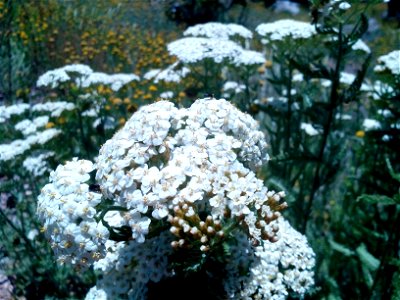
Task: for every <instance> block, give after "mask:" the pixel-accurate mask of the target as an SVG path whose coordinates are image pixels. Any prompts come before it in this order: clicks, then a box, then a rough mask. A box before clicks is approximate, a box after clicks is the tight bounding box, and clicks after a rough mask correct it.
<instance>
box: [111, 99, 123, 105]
mask: <svg viewBox="0 0 400 300" xmlns="http://www.w3.org/2000/svg"><path fill="white" fill-rule="evenodd" d="M111 102H112V104H114V105H120V104H122V100H121V99H120V98H112V99H111Z"/></svg>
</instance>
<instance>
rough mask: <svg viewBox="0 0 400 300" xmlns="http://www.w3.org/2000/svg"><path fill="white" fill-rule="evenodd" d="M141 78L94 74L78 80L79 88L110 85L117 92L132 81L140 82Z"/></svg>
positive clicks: (132, 75)
mask: <svg viewBox="0 0 400 300" xmlns="http://www.w3.org/2000/svg"><path fill="white" fill-rule="evenodd" d="M138 80H139V76H137V75H135V74H122V73H121V74H112V75H109V74H106V73H101V72H93V73H90V74H89V75H88V76H83V77H81V78H79V79H78V80H77V84H78V86H81V87H83V88H87V87H89V86H91V85H96V84H104V85H109V86H110V87H111V89H112V90H113V91H115V92H117V91H118V90H120V89H121V88H122V87H123V86H124V85H125V84H128V83H129V82H131V81H138Z"/></svg>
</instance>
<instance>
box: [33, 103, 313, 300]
mask: <svg viewBox="0 0 400 300" xmlns="http://www.w3.org/2000/svg"><path fill="white" fill-rule="evenodd" d="M266 148H267V144H266V142H265V138H264V134H263V133H262V132H261V131H260V130H259V127H258V123H257V122H256V121H255V120H254V119H253V118H252V117H251V116H250V115H247V114H244V113H242V112H240V111H239V110H238V109H237V108H235V107H234V106H233V105H232V104H231V103H230V102H228V101H226V100H224V99H221V100H216V99H212V98H206V99H200V100H197V101H195V102H194V103H193V104H192V105H191V106H190V107H189V108H177V107H175V106H174V104H173V103H171V102H167V101H159V102H156V103H154V104H151V105H148V106H144V107H142V108H140V109H139V110H138V111H137V112H136V113H135V114H134V115H133V116H132V117H131V118H130V119H129V120H128V121H127V122H126V123H125V126H124V127H123V128H122V129H121V130H120V131H118V132H117V133H116V134H115V135H114V136H113V137H112V138H111V139H110V140H108V141H107V142H106V143H105V144H104V145H103V146H102V147H101V149H100V152H99V156H98V157H97V159H96V166H95V167H94V165H93V164H92V163H91V162H89V161H79V160H74V161H73V162H69V163H67V164H66V165H65V166H59V167H58V168H57V170H56V171H55V172H54V173H52V175H51V183H50V184H48V185H46V186H45V187H44V188H43V191H42V195H41V197H40V199H39V208H38V213H39V216H40V218H41V220H42V222H44V224H45V225H44V229H45V231H46V233H47V235H48V236H49V238H50V240H51V241H52V242H53V244H54V248H55V249H56V253H57V254H58V256H59V258H60V259H61V260H63V261H70V262H71V263H74V264H78V265H89V264H90V263H94V265H95V268H97V269H98V270H100V271H102V272H103V277H102V279H101V280H100V281H98V283H97V285H96V287H94V288H93V289H91V291H90V292H89V294H88V296H87V299H94V298H96V297H100V298H102V299H116V298H120V297H122V295H125V297H126V295H128V297H129V298H130V299H146V293H147V283H148V282H149V281H152V282H158V281H160V280H162V279H164V278H166V277H169V276H174V274H176V273H177V272H179V271H180V270H182V269H180V268H179V264H178V265H176V262H174V261H173V260H174V258H173V257H176V256H173V254H174V253H176V252H177V251H178V252H179V251H182V253H185V251H186V252H187V251H189V252H190V251H194V252H193V253H194V257H198V259H199V260H204V259H207V257H208V256H207V255H210V256H212V255H215V253H220V255H222V256H223V255H224V253H225V252H224V250H223V245H224V244H225V243H229V242H233V241H235V240H236V237H237V236H243V245H244V247H247V248H248V249H250V250H249V252H248V253H250V254H251V255H249V256H248V259H249V260H248V261H246V262H245V265H246V266H247V270H248V272H250V273H249V274H253V273H255V272H257V270H261V269H262V270H261V271H263V272H264V269H268V272H270V273H272V274H274V275H275V276H278V277H279V278H280V277H282V276H287V279H282V280H281V282H282V285H283V286H285V287H284V288H285V289H289V288H291V289H292V290H293V291H295V292H297V293H299V294H304V293H305V291H306V290H308V288H309V286H310V285H311V283H312V281H311V280H312V276H311V275H310V274H311V273H310V272H311V271H310V270H311V269H310V268H312V265H313V263H312V258H313V252H312V250H311V248H309V247H308V246H307V242H306V240H305V238H304V237H302V236H301V235H300V234H298V236H300V237H301V238H299V241H298V242H297V243H298V245H299V246H298V248H301V247H303V248H304V249H308V250H307V251H308V252H307V255H308V254H309V255H308V256H307V257H308V258H309V259H310V262H309V264H308V265H307V266H304V264H303V263H302V262H298V261H297V260H296V258H297V257H300V255H301V253H303V252H302V251H306V250H303V248H301V249H302V250H299V251H298V252H299V253H300V254H297V252H296V251H297V248H296V247H297V246H296V243H295V242H291V240H290V239H289V238H287V237H286V236H285V235H284V234H281V233H280V230H281V226H283V227H284V226H286V223H284V221H283V217H282V216H281V211H282V210H283V209H284V208H285V207H286V203H285V202H284V200H283V199H284V197H285V193H284V192H275V191H271V190H268V189H267V188H266V187H265V186H264V184H263V181H262V180H260V179H258V178H257V177H256V173H255V172H256V170H257V169H258V167H260V166H261V165H263V164H264V163H266V162H267V161H268V155H267V153H266ZM95 168H96V170H97V172H96V176H95V180H96V183H97V184H98V189H97V190H98V191H101V194H100V193H99V192H95V191H91V190H90V189H89V186H88V184H87V182H88V181H89V180H90V175H89V173H91V172H92V171H93V170H94V169H95ZM288 226H289V225H288ZM88 228H89V229H88ZM106 231H107V232H108V235H107V234H106ZM280 238H281V239H283V240H282V241H281V243H285V242H287V243H288V244H284V245H285V246H281V248H279V247H278V246H277V247H278V248H276V249H279V250H276V251H277V252H279V251H281V252H284V253H285V254H286V255H287V258H286V256H284V254H280V256H279V257H277V258H276V260H274V262H273V263H272V262H271V268H270V269H269V268H268V267H267V266H266V264H265V263H264V262H263V260H262V259H261V258H260V257H262V256H263V255H264V254H263V253H264V252H265V251H267V250H265V249H269V248H266V247H269V246H268V245H275V243H276V242H277V241H279V240H280ZM235 243H236V242H235ZM277 245H281V244H277ZM259 247H261V248H259ZM270 247H273V246H270ZM290 247H292V248H293V253H292V252H291V250H290ZM283 248H285V249H283ZM286 249H287V250H286ZM271 251H275V248H273V249H272V250H271ZM285 251H286V252H285ZM179 253H181V252H179ZM279 253H280V252H279ZM196 255H197V256H196ZM264 256H265V257H266V258H265V259H267V256H268V255H267V254H265V255H264ZM280 257H282V258H280ZM283 257H285V258H283ZM268 259H269V258H268ZM279 259H280V260H281V261H280V260H279ZM299 259H300V258H299ZM230 261H231V260H230ZM82 262H85V264H83V263H82ZM307 262H308V261H307ZM226 264H227V266H228V265H229V264H228V262H226ZM273 264H274V265H273ZM279 264H282V265H283V268H286V267H287V268H288V270H287V272H286V271H282V272H283V273H282V274H281V275H280V273H279V272H281V271H280V270H279V268H278V267H277V266H278V265H279ZM293 265H294V268H292V266H293ZM133 266H135V267H133ZM309 266H310V268H309ZM183 269H184V268H183ZM253 269H254V271H253ZM289 269H290V270H289ZM227 270H228V269H227ZM229 270H230V271H229V272H232V274H230V275H229V274H228V276H227V278H229V282H227V284H226V288H225V290H226V292H227V293H228V292H229V293H230V294H233V295H239V294H238V293H239V291H238V290H237V288H238V287H240V286H241V284H242V283H243V282H246V284H248V285H249V289H250V290H251V289H253V288H254V287H255V286H256V285H257V284H256V283H255V282H258V283H260V282H259V281H257V280H258V279H254V280H253V279H251V280H252V281H251V282H252V283H250V282H249V281H243V278H242V277H240V276H236V275H235V274H236V273H235V272H237V271H235V270H234V268H231V269H229ZM261 271H260V272H261ZM292 271H293V272H292ZM290 272H292V273H293V274H292V273H290ZM306 272H308V273H306ZM289 273H290V274H289ZM299 274H300V275H302V276H303V277H304V278H305V279H304V282H305V284H303V281H302V282H301V283H299V281H300V279H296V278H295V276H297V275H299ZM251 276H253V277H254V278H255V276H256V275H251ZM260 276H261V275H260ZM263 276H264V275H263ZM307 276H308V277H307ZM253 277H251V278H253ZM309 277H310V278H311V279H310V278H309ZM260 278H261V277H260ZM227 280H228V279H227ZM265 280H267V282H266V283H265V284H264V285H267V284H268V283H270V284H273V282H275V277H268V276H266V277H265ZM253 281H254V282H253ZM115 282H118V284H117V286H118V287H117V288H115V287H116V285H115ZM285 284H286V285H285ZM297 285H301V286H302V287H304V289H303V290H302V289H301V288H300V287H298V286H297ZM269 292H270V291H267V290H264V288H263V287H262V288H260V290H259V291H258V294H259V295H261V296H262V297H264V298H268V295H269V294H268V293H269ZM248 295H251V294H248ZM243 299H247V298H243Z"/></svg>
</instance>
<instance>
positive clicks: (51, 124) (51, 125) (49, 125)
mask: <svg viewBox="0 0 400 300" xmlns="http://www.w3.org/2000/svg"><path fill="white" fill-rule="evenodd" d="M54 126H55V124H54V123H53V122H48V123H47V124H46V126H45V127H46V129H49V128H53V127H54Z"/></svg>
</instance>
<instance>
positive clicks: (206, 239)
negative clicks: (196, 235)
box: [200, 235, 208, 244]
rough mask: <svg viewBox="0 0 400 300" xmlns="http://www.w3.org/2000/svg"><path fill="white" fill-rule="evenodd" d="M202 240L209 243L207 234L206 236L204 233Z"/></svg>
mask: <svg viewBox="0 0 400 300" xmlns="http://www.w3.org/2000/svg"><path fill="white" fill-rule="evenodd" d="M200 242H202V243H203V244H205V243H207V242H208V238H207V236H206V235H203V236H202V237H201V238H200Z"/></svg>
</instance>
